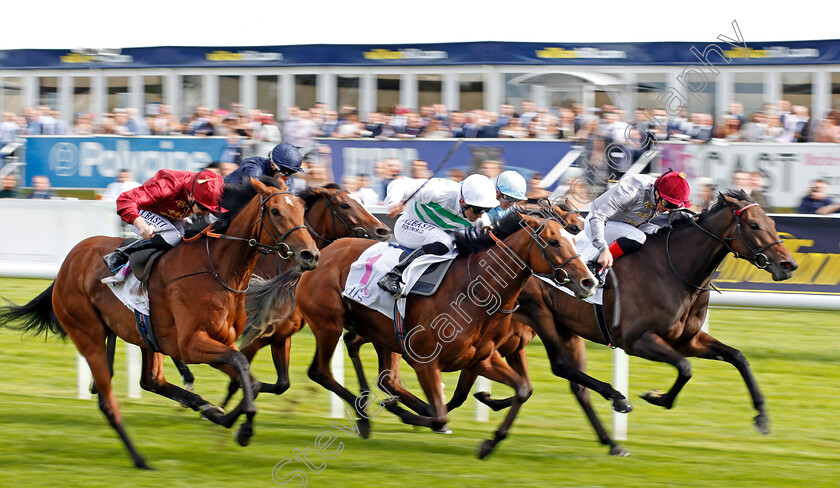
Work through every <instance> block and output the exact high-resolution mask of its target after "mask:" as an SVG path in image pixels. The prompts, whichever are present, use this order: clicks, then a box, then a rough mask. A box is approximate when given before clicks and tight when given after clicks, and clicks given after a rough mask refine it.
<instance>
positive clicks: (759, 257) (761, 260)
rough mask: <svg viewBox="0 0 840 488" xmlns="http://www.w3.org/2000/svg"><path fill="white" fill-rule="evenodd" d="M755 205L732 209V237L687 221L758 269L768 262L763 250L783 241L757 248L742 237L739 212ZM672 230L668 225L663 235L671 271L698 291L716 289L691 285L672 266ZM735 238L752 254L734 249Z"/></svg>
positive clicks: (765, 265) (737, 257) (692, 219)
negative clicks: (733, 216) (665, 234)
mask: <svg viewBox="0 0 840 488" xmlns="http://www.w3.org/2000/svg"><path fill="white" fill-rule="evenodd" d="M757 206H759V205H758V204H757V203H750V204H749V205H745V206H743V207H741V208H738V209H735V210H733V211H732V213H733V214H734V215H735V235H733V236H732V237H729V238H725V237H720V236H718V235H716V234H714V233H712V232H710V231H708V230H706V229H705V228H703V226H701V225H700V224H698V223H697V221H696V220H695V219H694V217H691V218H689V221H690V222H691V224H692V225H693V226H694V227H696V228H697V229H699V230H700V231H701V232H703V233H704V234H706V235H707V236H709V237H711V238H713V239H715V240H716V241H718V242H720V243H721V244H723V246H724V247H725V248H726V249H727V251H728V252H731V253H732V254H733V255H735V259H743V260H745V261H748V262H751V263H753V265H755V267H756V268H758V269H764V268H766V267H767V265H768V264H769V263H770V260H769V258H768V257H767V255H766V254H764V251H766V250H767V249H769V248H771V247H773V246H775V245H777V244H783V243H784V241H782V240H781V239H779V240H776V241H773V242H771V243H770V244H767V245H766V246H764V247H761V248H758V249H755V248H753V247H752V246H751V245H750V243H749V242H748V241H747V239H746V238H745V237H744V230H743V227H742V226H741V214H742V213H744V212H746V210H747V209H749V208H752V207H757ZM673 231H674V228H673V227H669V229H668V235H667V236H666V237H665V254H666V255H667V257H668V265H669V266H671V271H673V272H674V274H675V275H677V277H678V278H679V279H680V280H681V281H682V282H683V283H685V284H686V285H688V286H690V287H692V288H694V289H696V290H700V291H709V290H711V289H715V290H717V289H716V288H714V285H712V286H710V287H709V288H701V287H699V286H697V285H693V284H691V283H689V282H688V281H686V280H685V279H684V278H683V277H682V275H680V273H679V272H678V271H677V269H676V267H675V266H674V263H673V261H672V260H671V247H670V240H671V233H672V232H673ZM736 238H739V239H740V240H741V242H742V243H743V244H744V246H745V247H746V248H747V249H748V250H749V251H750V252H751V253H752V256H744V255H743V254H741V253H739V252H738V251H736V250H735V249H733V248H732V245H731V242H732V241H734V240H735V239H736Z"/></svg>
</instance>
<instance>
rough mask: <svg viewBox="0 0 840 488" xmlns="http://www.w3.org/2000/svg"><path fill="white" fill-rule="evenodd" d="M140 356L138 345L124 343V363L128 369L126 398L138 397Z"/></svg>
mask: <svg viewBox="0 0 840 488" xmlns="http://www.w3.org/2000/svg"><path fill="white" fill-rule="evenodd" d="M141 356H142V355H141V353H140V348H139V347H137V346H135V345H134V344H129V343H128V342H126V343H125V365H126V368H127V369H128V375H127V376H128V398H140V364H141V363H142V358H141Z"/></svg>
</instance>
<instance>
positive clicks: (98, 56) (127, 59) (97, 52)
mask: <svg viewBox="0 0 840 488" xmlns="http://www.w3.org/2000/svg"><path fill="white" fill-rule="evenodd" d="M121 52H122V49H73V50H72V51H70V52H69V53H67V54H65V55H64V56H59V60H60V61H61V62H62V63H132V62H134V57H133V56H131V55H128V54H121Z"/></svg>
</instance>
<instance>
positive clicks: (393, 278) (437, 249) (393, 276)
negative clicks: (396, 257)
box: [376, 242, 449, 297]
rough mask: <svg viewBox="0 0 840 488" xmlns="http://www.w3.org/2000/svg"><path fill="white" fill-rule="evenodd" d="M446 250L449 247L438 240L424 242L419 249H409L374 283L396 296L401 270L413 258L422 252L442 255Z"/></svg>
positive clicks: (400, 287)
mask: <svg viewBox="0 0 840 488" xmlns="http://www.w3.org/2000/svg"><path fill="white" fill-rule="evenodd" d="M448 251H449V248H447V247H446V245H444V244H443V243H440V242H433V243H431V244H425V245H423V247H421V248H419V249H415V250H414V251H411V254H409V255H408V256H406V257H405V258H403V260H402V261H400V262H399V263H397V265H396V266H394V269H392V270H391V271H388V272H387V273H385V276H383V277H382V278H380V280H379V281H377V282H376V284H378V285H379V287H380V288H382V289H383V290H385V291H387V292H389V293H391V294H392V295H394V296H396V297H398V296H399V295H400V293H402V284H403V281H402V274H403V271H405V270H406V268H408V266H409V265H410V264H411V263H412V262H413V261H414V260H415V259H417V258H419V257H420V256H423V255H424V254H436V255H442V254H446V253H447V252H448Z"/></svg>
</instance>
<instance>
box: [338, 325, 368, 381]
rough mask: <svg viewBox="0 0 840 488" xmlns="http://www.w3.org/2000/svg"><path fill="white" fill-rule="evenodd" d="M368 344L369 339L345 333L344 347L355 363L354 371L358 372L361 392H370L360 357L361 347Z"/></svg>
mask: <svg viewBox="0 0 840 488" xmlns="http://www.w3.org/2000/svg"><path fill="white" fill-rule="evenodd" d="M367 342H368V341H367V339H365V338H363V337H362V336H360V335H358V334H356V333H353V332H345V333H344V347H346V348H347V355H348V356H350V360H351V361H352V362H353V369H355V370H356V377H357V378H358V379H359V390H360V391H370V387H368V382H367V378H365V370H364V368H363V367H362V360H361V358H360V357H359V349H361V347H362V346H363V345H364V344H366V343H367Z"/></svg>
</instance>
